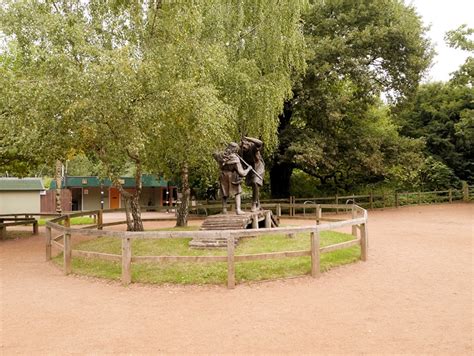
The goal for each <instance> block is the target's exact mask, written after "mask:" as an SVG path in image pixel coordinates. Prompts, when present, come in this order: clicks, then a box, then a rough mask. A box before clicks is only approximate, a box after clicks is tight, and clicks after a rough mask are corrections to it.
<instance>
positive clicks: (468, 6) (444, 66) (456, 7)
mask: <svg viewBox="0 0 474 356" xmlns="http://www.w3.org/2000/svg"><path fill="white" fill-rule="evenodd" d="M405 2H406V3H407V4H411V5H413V6H414V7H415V8H416V10H417V12H418V14H419V15H420V16H421V17H422V19H423V22H424V24H425V25H430V26H431V29H430V31H429V32H428V36H429V37H430V38H431V40H432V42H433V44H434V46H435V50H436V52H437V53H438V55H437V56H436V57H435V58H434V65H433V67H432V68H431V70H430V72H429V73H428V76H427V78H426V80H427V81H437V80H442V81H446V80H449V78H450V73H451V72H454V71H455V70H456V69H458V68H459V66H460V65H461V64H462V63H464V60H465V59H466V57H467V56H468V53H467V52H465V51H461V50H457V49H452V48H449V47H447V46H446V44H445V42H444V35H445V33H446V32H447V31H450V30H454V29H456V28H458V27H459V26H460V25H462V24H467V25H468V26H469V27H474V0H405Z"/></svg>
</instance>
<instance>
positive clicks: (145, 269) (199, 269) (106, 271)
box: [55, 228, 360, 284]
mask: <svg viewBox="0 0 474 356" xmlns="http://www.w3.org/2000/svg"><path fill="white" fill-rule="evenodd" d="M192 229H193V228H188V229H187V230H192ZM168 230H169V229H168ZM351 239H353V237H352V235H349V234H344V233H339V232H334V231H328V232H322V233H321V246H328V245H332V244H336V243H340V242H344V241H348V240H351ZM190 240H191V239H189V238H177V239H155V240H151V239H139V240H133V241H132V255H133V256H225V255H226V254H227V252H226V250H225V249H192V248H190V247H189V241H190ZM310 245H311V243H310V238H309V233H307V234H297V235H296V236H295V237H294V238H288V237H287V236H286V235H283V234H272V235H267V236H260V237H256V238H244V239H241V241H240V242H239V245H238V246H237V248H236V250H235V254H236V255H246V254H258V253H269V252H280V251H298V250H309V249H310ZM74 249H77V250H84V251H94V252H104V253H113V254H120V253H121V241H120V239H117V238H111V237H100V238H97V239H94V240H89V241H85V242H81V243H79V244H77V245H75V246H74ZM359 258H360V247H359V246H354V247H351V248H348V249H344V250H339V251H334V252H330V253H326V254H322V255H321V271H327V270H329V269H331V268H333V267H336V266H340V265H344V264H348V263H352V262H355V261H357V260H358V259H359ZM55 261H56V262H57V263H58V264H62V255H59V256H57V257H56V258H55ZM72 269H73V272H74V273H77V274H84V275H90V276H94V277H100V278H107V279H115V280H118V279H120V275H121V265H120V263H114V262H110V261H102V260H98V259H95V258H73V261H72ZM235 269H236V280H237V282H245V281H259V280H268V279H276V278H282V277H292V276H299V275H305V274H309V273H310V271H311V260H310V257H309V256H308V257H307V256H305V257H295V258H283V259H273V260H259V261H245V262H237V263H236V267H235ZM132 281H133V282H142V283H155V284H165V283H173V284H225V283H226V281H227V264H226V263H222V262H209V263H190V262H162V263H133V264H132Z"/></svg>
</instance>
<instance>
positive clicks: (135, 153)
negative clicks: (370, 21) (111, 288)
mask: <svg viewBox="0 0 474 356" xmlns="http://www.w3.org/2000/svg"><path fill="white" fill-rule="evenodd" d="M305 3H306V1H303V0H298V1H295V0H283V1H276V0H275V1H263V0H262V1H251V0H243V1H236V0H197V1H193V2H190V3H186V2H177V1H161V0H148V1H147V0H142V1H133V2H126V1H117V0H109V1H107V0H104V1H100V2H99V1H83V0H57V1H48V2H45V3H40V2H29V1H7V2H6V3H5V4H4V5H3V6H2V13H1V15H0V16H1V19H2V32H3V33H5V34H6V35H7V40H8V42H9V43H10V44H12V45H15V46H16V48H18V51H16V52H11V53H9V54H10V55H11V56H12V57H15V58H16V59H17V60H19V61H21V62H22V65H21V66H19V68H18V69H16V70H14V71H13V73H14V76H16V77H18V78H19V77H25V78H26V81H25V82H26V83H29V85H32V86H33V87H34V89H35V90H40V89H41V90H44V91H45V93H46V94H47V95H45V96H44V97H48V96H51V95H52V96H53V97H54V96H55V93H56V92H59V93H60V95H58V96H57V98H56V97H55V98H54V99H55V101H60V103H59V105H55V104H51V105H50V107H49V110H43V107H42V106H41V105H37V103H36V101H33V105H32V108H31V109H32V111H34V112H40V113H41V115H40V116H41V117H42V118H46V119H45V120H39V119H38V118H37V117H36V116H27V118H28V119H27V120H29V121H31V122H32V124H33V125H32V127H33V130H32V131H35V132H38V131H39V128H41V129H43V130H47V128H48V120H49V121H51V120H53V121H54V120H56V121H57V122H60V123H61V127H64V128H65V134H62V135H56V136H55V138H54V139H57V140H59V141H60V142H62V141H64V139H65V138H67V137H69V136H72V137H74V140H75V141H74V142H76V145H78V146H79V145H80V146H81V149H82V150H83V151H84V152H86V154H88V155H96V156H97V157H98V158H99V159H100V160H101V162H102V163H103V164H104V166H105V167H106V174H107V175H109V176H110V177H111V178H116V177H117V176H118V174H119V173H120V172H122V170H123V168H124V167H125V166H126V165H127V164H129V163H130V162H132V164H133V165H134V167H135V172H136V173H135V176H136V182H137V188H138V189H137V194H135V196H134V197H132V198H133V201H134V202H135V204H132V208H133V209H135V213H134V214H133V215H134V220H136V221H137V222H138V223H137V224H134V227H133V228H134V229H141V228H142V227H141V224H140V222H139V217H140V212H139V210H138V209H139V207H138V203H137V202H138V193H139V190H140V184H141V181H140V175H141V171H142V170H143V169H147V170H149V171H154V172H158V173H166V174H168V176H169V177H170V178H173V179H176V180H178V181H180V183H181V186H180V190H181V192H182V199H181V201H182V204H181V206H180V208H179V216H178V222H177V223H178V225H185V224H186V221H187V207H188V202H189V184H188V172H190V171H192V172H199V174H202V175H207V176H209V175H212V174H213V172H215V171H216V168H217V167H215V165H214V164H213V163H211V162H212V158H211V157H212V156H211V153H212V151H213V150H215V149H217V148H218V147H219V146H221V145H222V144H223V143H224V142H228V140H230V139H233V140H238V139H239V137H240V136H241V135H242V134H248V135H253V136H258V137H262V139H263V140H264V141H266V143H267V147H268V148H271V147H274V146H275V144H276V142H277V139H276V131H277V115H278V113H279V111H280V110H281V107H282V103H283V101H284V99H285V98H288V97H289V95H290V93H291V82H290V75H291V73H292V72H293V71H301V70H302V69H303V67H304V61H303V47H304V41H303V37H302V32H301V28H300V11H301V9H302V8H303V7H304V6H305ZM25 58H28V60H24V59H25ZM31 68H38V69H37V70H31ZM25 88H27V86H21V85H20V87H19V88H18V89H17V91H16V92H17V93H20V96H21V95H22V94H21V93H23V92H24V90H25ZM62 93H67V95H66V98H65V99H66V100H63V99H62V98H63V97H64V94H62ZM53 102H54V101H53ZM24 126H25V127H26V126H27V125H24ZM42 142H43V143H44V146H45V148H46V149H47V148H48V145H49V141H42ZM58 147H62V146H58ZM60 151H61V150H60ZM114 181H116V182H118V180H117V179H114ZM118 187H119V188H120V185H118Z"/></svg>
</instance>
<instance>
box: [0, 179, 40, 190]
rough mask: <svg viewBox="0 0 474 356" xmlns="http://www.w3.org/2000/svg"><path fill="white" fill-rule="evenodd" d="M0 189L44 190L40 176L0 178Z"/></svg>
mask: <svg viewBox="0 0 474 356" xmlns="http://www.w3.org/2000/svg"><path fill="white" fill-rule="evenodd" d="M0 190H3V191H16V190H44V187H43V182H42V181H41V179H40V178H0Z"/></svg>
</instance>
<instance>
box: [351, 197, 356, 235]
mask: <svg viewBox="0 0 474 356" xmlns="http://www.w3.org/2000/svg"><path fill="white" fill-rule="evenodd" d="M351 210H352V211H351V217H352V219H355V218H356V210H355V206H354V204H352V209H351ZM352 236H355V237H357V226H356V225H352Z"/></svg>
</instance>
